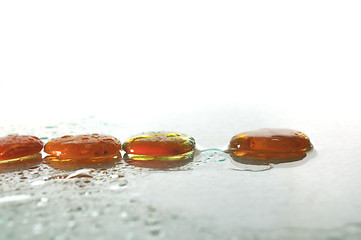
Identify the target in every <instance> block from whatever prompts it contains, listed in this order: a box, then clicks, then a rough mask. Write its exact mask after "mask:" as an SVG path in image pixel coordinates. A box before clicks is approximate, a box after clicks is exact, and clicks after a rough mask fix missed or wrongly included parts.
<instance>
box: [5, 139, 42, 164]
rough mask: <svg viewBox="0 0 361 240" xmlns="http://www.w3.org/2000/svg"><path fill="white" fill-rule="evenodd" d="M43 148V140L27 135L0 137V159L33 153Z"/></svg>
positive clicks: (15, 157)
mask: <svg viewBox="0 0 361 240" xmlns="http://www.w3.org/2000/svg"><path fill="white" fill-rule="evenodd" d="M42 149H43V142H42V141H41V140H40V139H39V138H37V137H35V136H29V135H8V136H6V137H1V138H0V161H4V160H10V159H17V158H22V157H26V156H29V155H34V154H37V153H39V152H40V151H41V150H42Z"/></svg>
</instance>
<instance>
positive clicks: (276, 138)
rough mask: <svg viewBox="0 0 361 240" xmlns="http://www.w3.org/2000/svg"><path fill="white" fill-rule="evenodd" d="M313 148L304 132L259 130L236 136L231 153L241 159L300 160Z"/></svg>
mask: <svg viewBox="0 0 361 240" xmlns="http://www.w3.org/2000/svg"><path fill="white" fill-rule="evenodd" d="M311 148H312V144H311V142H310V139H309V138H308V137H307V136H306V135H305V134H304V133H302V132H299V131H294V130H290V129H259V130H256V131H251V132H245V133H241V134H238V135H236V136H234V137H233V138H232V139H231V142H230V145H229V150H228V151H229V152H230V153H231V155H232V156H233V157H236V158H237V157H238V158H239V159H250V160H252V159H254V160H257V159H258V160H277V159H278V160H290V161H292V160H299V159H302V158H304V157H305V156H306V152H307V151H309V150H310V149H311Z"/></svg>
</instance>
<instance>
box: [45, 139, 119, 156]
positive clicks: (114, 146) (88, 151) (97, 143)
mask: <svg viewBox="0 0 361 240" xmlns="http://www.w3.org/2000/svg"><path fill="white" fill-rule="evenodd" d="M120 150H121V143H120V141H119V140H118V139H116V138H115V137H112V136H107V135H100V134H91V135H90V134H89V135H74V136H71V135H66V136H63V137H60V138H54V139H52V140H50V141H49V142H47V143H46V144H45V147H44V151H45V152H46V153H48V154H50V155H52V156H56V157H59V158H71V159H81V158H89V157H100V156H107V155H114V154H116V153H118V152H119V151H120Z"/></svg>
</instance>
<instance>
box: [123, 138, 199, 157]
mask: <svg viewBox="0 0 361 240" xmlns="http://www.w3.org/2000/svg"><path fill="white" fill-rule="evenodd" d="M194 148H195V141H194V139H193V138H192V137H189V136H187V135H184V134H180V133H175V132H149V133H143V134H140V135H137V136H135V137H132V138H130V139H128V140H126V141H125V142H124V144H123V150H124V151H125V152H126V153H128V154H136V155H147V156H157V157H159V156H176V155H180V154H184V153H187V152H190V151H192V150H194Z"/></svg>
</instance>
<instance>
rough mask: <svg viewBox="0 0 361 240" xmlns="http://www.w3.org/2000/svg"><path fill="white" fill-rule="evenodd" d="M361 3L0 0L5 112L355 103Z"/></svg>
mask: <svg viewBox="0 0 361 240" xmlns="http://www.w3.org/2000/svg"><path fill="white" fill-rule="evenodd" d="M360 12H361V3H360V2H359V1H194V0H193V1H137V0H135V1H1V3H0V89H1V94H0V108H1V111H0V117H1V119H2V120H3V121H7V122H12V123H21V124H27V123H29V122H30V121H32V120H36V122H39V121H40V122H41V121H43V120H45V121H50V122H52V121H53V122H56V121H57V120H58V119H59V118H65V119H72V117H74V116H88V115H104V114H105V116H107V117H108V118H112V119H113V120H117V119H119V121H125V122H127V121H132V122H134V121H144V119H148V120H154V121H156V119H157V116H160V118H161V119H163V120H167V116H172V115H174V114H181V115H189V114H193V116H194V121H195V122H197V119H198V118H197V116H198V117H200V116H201V115H202V114H203V113H204V112H207V113H209V112H214V113H216V112H217V111H218V112H220V113H222V112H223V113H224V112H227V111H238V108H239V107H240V108H242V107H245V106H246V107H247V108H251V109H259V110H260V111H261V110H262V109H263V108H266V109H275V110H276V111H281V113H282V112H283V111H285V112H288V111H290V109H291V108H293V109H297V110H298V111H294V112H302V113H303V114H310V113H312V114H320V111H321V110H322V112H323V113H325V112H328V113H329V114H333V113H335V112H337V115H344V114H350V113H352V111H348V110H347V111H346V112H345V108H351V107H352V106H354V110H355V111H359V110H358V102H359V100H360V97H359V96H358V95H359V87H358V85H357V82H358V81H359V80H360V77H361V71H360V66H361V57H360V56H361V44H360V43H361V31H360V26H361V14H360ZM355 103H357V104H356V105H355ZM226 108H228V109H226ZM225 109H226V110H225ZM352 114H353V113H352ZM125 116H126V117H125ZM216 116H220V115H218V114H214V117H216ZM141 118H142V120H140V119H141ZM349 118H350V119H351V118H352V116H350V117H349ZM237 120H241V119H237ZM222 124H223V125H226V122H224V123H222ZM222 124H220V126H222ZM296 127H297V126H296Z"/></svg>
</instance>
